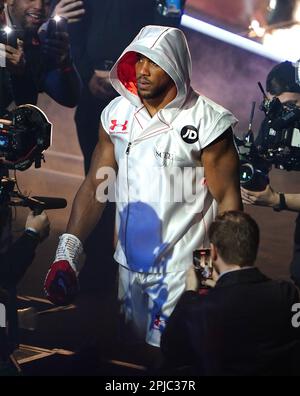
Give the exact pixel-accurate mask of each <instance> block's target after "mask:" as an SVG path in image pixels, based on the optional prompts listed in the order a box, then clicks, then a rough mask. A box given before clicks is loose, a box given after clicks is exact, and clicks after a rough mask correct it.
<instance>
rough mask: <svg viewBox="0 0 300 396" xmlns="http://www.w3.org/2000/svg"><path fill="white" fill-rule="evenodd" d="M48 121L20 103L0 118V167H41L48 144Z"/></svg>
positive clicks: (49, 134)
mask: <svg viewBox="0 0 300 396" xmlns="http://www.w3.org/2000/svg"><path fill="white" fill-rule="evenodd" d="M51 134H52V124H50V122H49V121H48V118H47V117H46V115H45V113H43V112H42V111H41V110H40V109H39V108H38V107H36V106H33V105H22V106H19V107H17V108H15V109H14V110H12V111H10V112H8V113H7V114H6V115H5V116H4V117H3V118H2V119H0V168H6V169H16V170H20V171H24V170H26V169H28V168H29V167H30V166H31V165H32V164H33V163H35V167H36V168H40V167H41V161H42V159H43V158H44V156H43V152H44V150H47V148H48V147H49V146H50V145H51Z"/></svg>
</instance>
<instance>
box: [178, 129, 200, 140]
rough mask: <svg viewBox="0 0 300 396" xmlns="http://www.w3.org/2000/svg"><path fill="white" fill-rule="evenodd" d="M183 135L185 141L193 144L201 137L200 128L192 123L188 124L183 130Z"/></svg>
mask: <svg viewBox="0 0 300 396" xmlns="http://www.w3.org/2000/svg"><path fill="white" fill-rule="evenodd" d="M181 137H182V139H183V140H184V141H185V143H188V144H193V143H196V142H197V141H198V139H199V132H198V129H197V128H195V127H194V126H192V125H187V126H185V127H184V128H182V130H181Z"/></svg>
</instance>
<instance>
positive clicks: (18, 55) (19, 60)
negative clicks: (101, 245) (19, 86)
mask: <svg viewBox="0 0 300 396" xmlns="http://www.w3.org/2000/svg"><path fill="white" fill-rule="evenodd" d="M3 48H5V50H4V49H3ZM2 57H4V58H5V60H6V67H7V68H8V70H9V71H10V72H11V73H12V74H16V75H19V76H20V75H22V74H24V72H25V63H26V62H25V54H24V49H23V41H21V40H18V48H13V47H11V46H9V45H5V46H4V47H3V46H1V47H0V58H2Z"/></svg>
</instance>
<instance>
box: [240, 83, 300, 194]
mask: <svg viewBox="0 0 300 396" xmlns="http://www.w3.org/2000/svg"><path fill="white" fill-rule="evenodd" d="M260 88H261V89H262V87H261V84H260ZM262 91H263V89H262ZM263 94H264V100H263V102H262V104H261V106H260V109H261V110H262V111H263V112H264V113H265V119H264V121H263V123H262V126H261V129H260V132H259V134H258V137H257V139H256V140H255V139H254V135H253V132H252V129H251V125H252V119H253V114H254V108H252V114H251V119H250V127H249V131H248V132H247V134H246V136H245V137H244V139H240V138H238V137H236V136H235V143H236V146H237V149H238V152H239V157H240V183H241V185H242V186H243V187H245V188H246V189H248V190H253V191H262V190H264V189H265V188H266V186H267V184H269V178H268V173H269V172H270V170H271V169H272V166H274V167H275V168H278V169H283V170H287V171H292V170H294V171H298V170H300V108H299V107H297V106H296V105H295V104H293V103H292V104H290V103H289V104H284V103H281V102H280V100H279V99H278V98H274V99H272V100H269V99H268V98H267V97H266V95H265V93H264V91H263ZM254 107H255V104H254Z"/></svg>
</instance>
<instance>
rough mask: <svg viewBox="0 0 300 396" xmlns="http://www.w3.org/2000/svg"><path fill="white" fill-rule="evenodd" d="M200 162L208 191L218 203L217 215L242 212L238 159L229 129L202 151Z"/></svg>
mask: <svg viewBox="0 0 300 396" xmlns="http://www.w3.org/2000/svg"><path fill="white" fill-rule="evenodd" d="M201 160H202V163H203V166H204V169H205V177H206V181H207V185H208V188H209V191H210V192H211V194H212V196H213V197H214V198H215V199H216V201H217V202H218V205H219V213H222V212H224V211H227V210H242V209H243V204H242V200H241V193H240V182H239V158H238V154H237V152H236V149H235V146H234V143H233V135H232V129H231V128H230V129H228V130H227V131H226V132H225V133H224V134H223V135H222V136H220V138H219V139H217V140H216V141H214V142H213V143H212V144H210V145H209V146H208V147H206V148H205V149H204V150H203V153H202V157H201Z"/></svg>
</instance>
